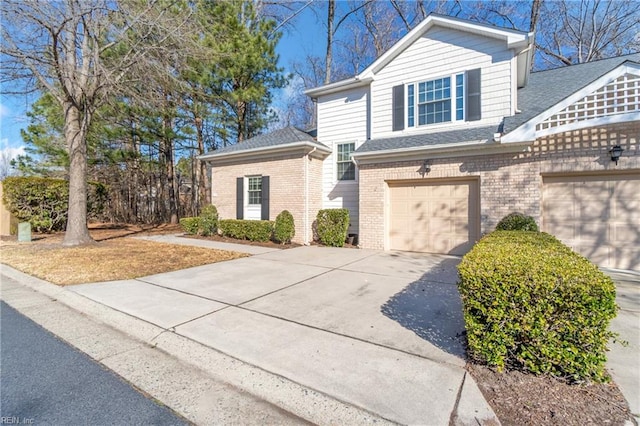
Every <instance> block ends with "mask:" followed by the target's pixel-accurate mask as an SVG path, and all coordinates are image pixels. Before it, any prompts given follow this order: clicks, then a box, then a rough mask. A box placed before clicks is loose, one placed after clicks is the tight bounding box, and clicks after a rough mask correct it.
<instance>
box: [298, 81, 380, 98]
mask: <svg viewBox="0 0 640 426" xmlns="http://www.w3.org/2000/svg"><path fill="white" fill-rule="evenodd" d="M372 81H373V78H359V77H354V78H350V79H348V80H341V81H336V82H335V83H331V84H327V85H326V86H320V87H315V88H313V89H309V90H305V91H304V94H305V95H307V96H309V97H310V98H312V99H316V98H318V97H319V96H324V95H330V94H332V93H336V92H342V91H343V90H348V89H356V88H358V87H364V86H368V85H369V84H371V82H372Z"/></svg>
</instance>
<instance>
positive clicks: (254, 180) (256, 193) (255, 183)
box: [247, 176, 262, 205]
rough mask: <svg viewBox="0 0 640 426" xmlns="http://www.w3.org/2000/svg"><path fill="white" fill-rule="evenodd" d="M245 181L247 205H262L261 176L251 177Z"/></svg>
mask: <svg viewBox="0 0 640 426" xmlns="http://www.w3.org/2000/svg"><path fill="white" fill-rule="evenodd" d="M247 180H248V182H247V183H248V188H247V198H248V200H247V201H248V203H247V204H249V205H257V204H262V176H251V177H249V178H248V179H247Z"/></svg>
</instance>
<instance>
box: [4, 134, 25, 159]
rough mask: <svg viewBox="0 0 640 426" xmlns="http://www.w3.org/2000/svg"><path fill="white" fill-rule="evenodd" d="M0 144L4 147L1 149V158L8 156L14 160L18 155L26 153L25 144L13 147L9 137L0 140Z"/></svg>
mask: <svg viewBox="0 0 640 426" xmlns="http://www.w3.org/2000/svg"><path fill="white" fill-rule="evenodd" d="M0 146H1V147H2V149H0V155H1V157H0V158H3V159H4V158H8V159H9V161H11V160H13V159H14V158H16V157H17V156H18V155H24V154H25V151H24V148H25V146H24V145H20V146H18V147H13V146H10V145H9V139H7V138H4V139H2V140H0Z"/></svg>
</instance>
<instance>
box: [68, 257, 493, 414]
mask: <svg viewBox="0 0 640 426" xmlns="http://www.w3.org/2000/svg"><path fill="white" fill-rule="evenodd" d="M459 260H460V259H459V258H457V257H451V256H439V255H424V254H409V253H394V252H392V253H384V252H378V251H367V250H356V249H354V250H349V249H337V248H336V249H334V248H326V247H299V248H295V249H289V250H278V251H272V252H269V253H264V254H260V255H255V256H252V257H248V258H242V259H236V260H232V261H228V262H222V263H217V264H212V265H206V266H201V267H196V268H191V269H187V270H182V271H177V272H172V273H166V274H159V275H154V276H148V277H144V278H141V279H137V280H127V281H118V282H106V283H95V284H85V285H79V286H73V287H69V289H70V290H71V291H73V292H76V293H78V294H81V295H84V296H86V297H88V298H90V299H93V300H95V301H98V302H100V303H102V304H105V305H107V306H110V307H112V308H114V309H117V310H119V311H122V312H125V313H127V314H130V315H132V316H135V317H137V318H140V319H143V320H145V321H148V322H150V323H153V324H155V325H158V326H160V327H162V328H164V329H166V330H168V331H169V332H175V333H177V334H179V335H182V336H184V337H187V338H190V339H193V340H195V341H197V342H200V343H202V344H204V345H206V346H209V347H212V348H214V349H216V350H219V351H221V352H223V353H225V354H227V355H231V356H233V357H235V358H237V359H240V360H242V361H245V362H248V363H251V364H253V365H256V366H259V367H261V368H263V369H265V370H267V371H270V372H272V373H275V374H278V375H281V376H283V377H285V378H288V379H290V380H293V381H295V382H296V383H300V384H302V385H305V386H308V387H310V388H312V389H314V390H317V391H320V392H323V393H326V394H328V395H331V396H333V397H335V398H337V399H339V400H342V401H345V402H347V403H350V404H353V405H355V406H358V407H361V408H364V409H366V410H368V411H371V412H373V413H375V414H378V415H380V416H382V417H383V418H386V419H388V420H392V421H396V422H400V423H405V424H415V423H423V424H424V423H430V424H448V423H449V420H450V418H451V416H452V413H453V412H454V411H455V408H456V406H457V404H458V403H459V398H458V396H459V394H460V393H461V389H462V383H463V381H464V379H465V372H464V369H463V367H464V365H465V361H464V359H463V358H464V347H463V345H462V341H463V339H462V337H461V336H462V332H463V330H464V323H463V319H462V314H461V306H460V298H459V296H458V293H457V289H456V281H457V272H456V269H455V266H456V265H457V263H458V262H459ZM466 381H467V382H468V386H474V387H475V384H474V383H472V379H470V378H469V377H467V379H466ZM473 391H474V392H476V389H473ZM429 395H430V396H429ZM471 411H472V412H473V413H474V415H476V416H480V417H482V416H483V415H486V416H488V417H490V416H491V415H492V414H493V413H491V412H490V409H489V408H488V407H487V406H486V403H485V402H484V400H483V399H482V398H480V403H479V404H478V406H474V407H472V410H471Z"/></svg>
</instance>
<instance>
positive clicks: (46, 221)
mask: <svg viewBox="0 0 640 426" xmlns="http://www.w3.org/2000/svg"><path fill="white" fill-rule="evenodd" d="M2 188H3V194H2V199H3V201H4V204H5V206H7V210H9V211H10V212H11V214H13V215H14V216H15V217H16V218H17V219H18V220H19V221H21V222H29V223H31V227H32V229H33V230H34V231H35V232H52V231H62V230H64V229H65V227H66V225H67V210H68V205H69V182H68V181H66V180H64V179H51V178H41V177H31V176H29V177H8V178H6V179H5V180H4V181H2ZM88 192H89V193H88V194H87V216H88V217H89V218H100V216H101V215H102V212H103V210H104V205H105V203H106V200H107V188H106V187H105V186H104V185H103V184H101V183H97V182H89V185H88Z"/></svg>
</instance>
